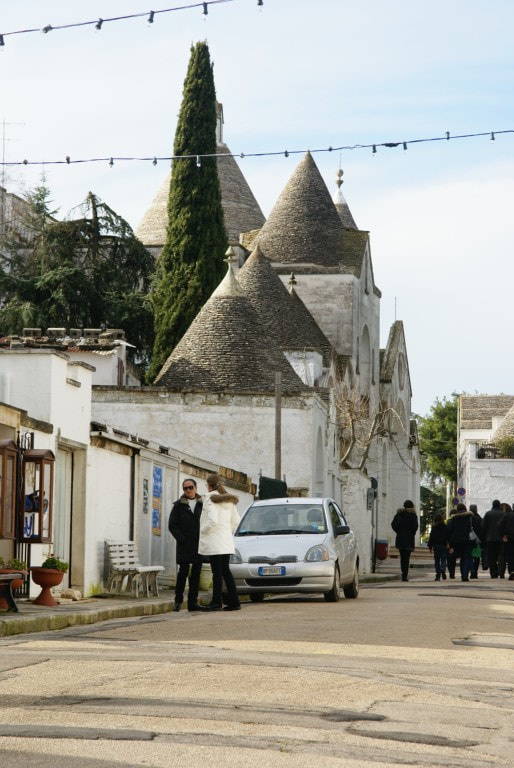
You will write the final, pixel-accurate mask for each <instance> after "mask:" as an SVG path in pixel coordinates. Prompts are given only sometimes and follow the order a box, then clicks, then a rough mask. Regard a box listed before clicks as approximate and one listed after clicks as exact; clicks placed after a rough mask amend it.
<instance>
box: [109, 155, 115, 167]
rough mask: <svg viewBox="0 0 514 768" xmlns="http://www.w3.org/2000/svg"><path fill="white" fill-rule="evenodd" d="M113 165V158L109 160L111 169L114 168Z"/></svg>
mask: <svg viewBox="0 0 514 768" xmlns="http://www.w3.org/2000/svg"><path fill="white" fill-rule="evenodd" d="M113 165H114V160H113V159H112V157H111V159H110V160H109V168H112V166H113Z"/></svg>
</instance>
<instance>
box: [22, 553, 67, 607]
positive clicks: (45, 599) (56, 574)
mask: <svg viewBox="0 0 514 768" xmlns="http://www.w3.org/2000/svg"><path fill="white" fill-rule="evenodd" d="M69 567H70V566H69V564H68V563H66V562H65V561H64V560H61V558H60V557H56V556H55V555H50V556H49V557H47V558H46V560H45V561H44V562H43V563H41V565H38V566H32V567H31V569H30V573H31V575H32V581H33V582H34V583H35V584H37V585H38V586H39V587H41V593H40V594H39V595H38V596H37V597H36V599H35V600H33V601H32V602H33V603H34V604H35V605H46V606H50V607H53V606H54V605H57V600H56V599H55V598H54V596H53V595H52V592H51V589H52V587H57V586H58V585H59V584H60V583H61V581H62V579H63V576H64V574H65V573H66V571H67V570H68V568H69Z"/></svg>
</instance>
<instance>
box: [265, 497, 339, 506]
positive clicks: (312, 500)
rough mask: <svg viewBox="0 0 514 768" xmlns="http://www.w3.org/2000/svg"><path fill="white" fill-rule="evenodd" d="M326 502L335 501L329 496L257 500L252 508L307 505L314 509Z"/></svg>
mask: <svg viewBox="0 0 514 768" xmlns="http://www.w3.org/2000/svg"><path fill="white" fill-rule="evenodd" d="M324 501H334V499H331V498H329V497H328V496H308V497H306V496H284V497H282V498H280V499H255V501H253V502H252V504H251V506H252V507H269V506H274V505H275V504H305V506H309V507H312V506H314V505H316V504H322V503H323V502H324ZM334 503H336V502H334Z"/></svg>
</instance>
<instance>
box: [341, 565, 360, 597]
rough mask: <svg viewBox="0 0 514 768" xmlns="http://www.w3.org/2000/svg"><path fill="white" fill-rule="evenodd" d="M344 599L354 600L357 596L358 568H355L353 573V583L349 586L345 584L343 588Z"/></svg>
mask: <svg viewBox="0 0 514 768" xmlns="http://www.w3.org/2000/svg"><path fill="white" fill-rule="evenodd" d="M343 592H344V596H345V597H349V598H354V597H358V596H359V566H358V565H356V566H355V571H354V572H353V581H352V582H351V583H350V584H345V586H344V587H343Z"/></svg>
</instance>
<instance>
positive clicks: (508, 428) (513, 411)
mask: <svg viewBox="0 0 514 768" xmlns="http://www.w3.org/2000/svg"><path fill="white" fill-rule="evenodd" d="M504 437H514V405H513V406H512V408H510V409H509V411H508V412H507V413H506V415H505V418H504V419H503V421H502V423H501V424H500V426H499V427H498V429H497V430H496V432H495V433H494V434H493V436H492V438H491V441H492V442H493V443H495V442H497V441H498V440H501V439H502V438H504Z"/></svg>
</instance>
